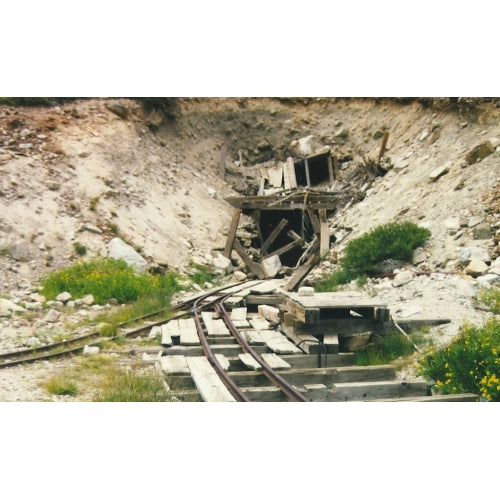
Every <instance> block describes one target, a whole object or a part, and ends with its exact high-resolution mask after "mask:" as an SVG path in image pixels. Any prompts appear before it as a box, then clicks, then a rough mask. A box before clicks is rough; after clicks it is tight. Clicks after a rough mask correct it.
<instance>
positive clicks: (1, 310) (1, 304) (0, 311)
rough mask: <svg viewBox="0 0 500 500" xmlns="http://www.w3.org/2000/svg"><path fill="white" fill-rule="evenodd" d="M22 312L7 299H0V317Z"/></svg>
mask: <svg viewBox="0 0 500 500" xmlns="http://www.w3.org/2000/svg"><path fill="white" fill-rule="evenodd" d="M21 311H24V308H22V307H21V306H18V305H17V304H15V303H14V302H12V301H11V300H9V299H2V298H0V316H10V315H11V314H12V313H13V312H21Z"/></svg>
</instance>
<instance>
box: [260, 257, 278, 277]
mask: <svg viewBox="0 0 500 500" xmlns="http://www.w3.org/2000/svg"><path fill="white" fill-rule="evenodd" d="M261 266H262V268H263V269H264V272H265V273H266V276H267V277H268V278H274V277H275V276H276V275H277V274H278V273H279V271H280V270H281V260H280V258H279V256H278V255H273V256H272V257H267V258H266V259H264V260H263V261H262V262H261Z"/></svg>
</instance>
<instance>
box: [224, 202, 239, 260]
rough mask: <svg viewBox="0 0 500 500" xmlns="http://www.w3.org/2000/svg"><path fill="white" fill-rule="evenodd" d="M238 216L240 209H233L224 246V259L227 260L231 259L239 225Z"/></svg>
mask: <svg viewBox="0 0 500 500" xmlns="http://www.w3.org/2000/svg"><path fill="white" fill-rule="evenodd" d="M240 216H241V208H235V209H234V210H233V217H232V219H231V225H230V226H229V232H228V233H227V240H226V246H225V248H224V257H226V258H228V259H229V258H230V257H231V251H232V249H233V243H234V239H235V237H236V231H237V230H238V224H239V223H240Z"/></svg>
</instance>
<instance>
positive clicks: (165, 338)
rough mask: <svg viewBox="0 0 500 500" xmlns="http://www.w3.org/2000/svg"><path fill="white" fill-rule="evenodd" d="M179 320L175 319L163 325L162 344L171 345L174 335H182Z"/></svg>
mask: <svg viewBox="0 0 500 500" xmlns="http://www.w3.org/2000/svg"><path fill="white" fill-rule="evenodd" d="M180 334H181V333H180V329H179V320H177V319H173V320H171V321H169V322H168V323H166V324H164V325H161V345H164V346H167V347H168V346H171V345H172V343H173V340H172V337H180Z"/></svg>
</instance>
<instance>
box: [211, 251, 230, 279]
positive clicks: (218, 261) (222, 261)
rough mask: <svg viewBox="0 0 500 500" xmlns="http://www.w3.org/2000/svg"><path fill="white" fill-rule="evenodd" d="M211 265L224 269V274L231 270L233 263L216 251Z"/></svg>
mask: <svg viewBox="0 0 500 500" xmlns="http://www.w3.org/2000/svg"><path fill="white" fill-rule="evenodd" d="M212 265H213V266H214V267H215V268H216V269H220V270H222V271H224V273H225V274H227V273H230V272H232V270H233V265H232V264H231V261H230V260H229V259H228V258H227V257H224V255H222V254H221V253H218V254H217V256H216V257H215V258H214V260H213V262H212Z"/></svg>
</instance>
